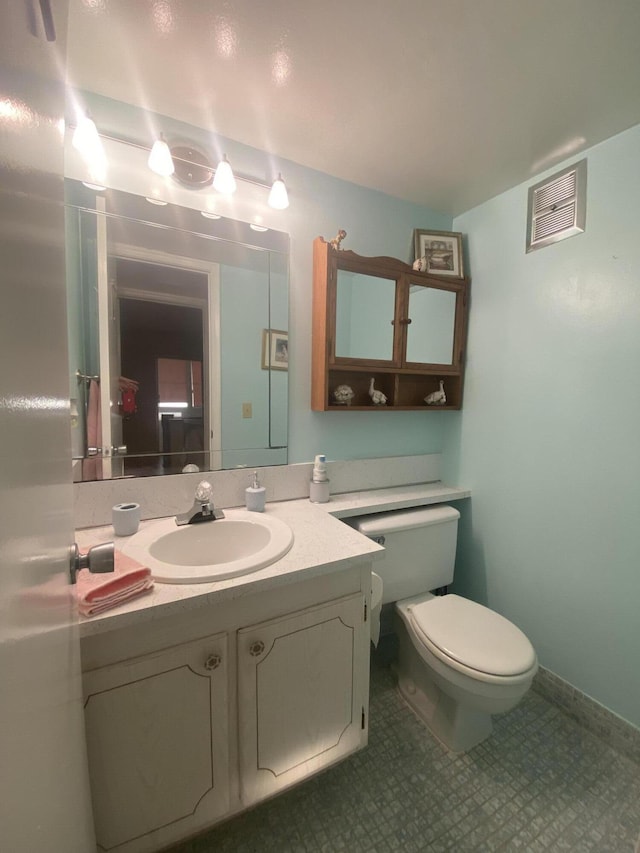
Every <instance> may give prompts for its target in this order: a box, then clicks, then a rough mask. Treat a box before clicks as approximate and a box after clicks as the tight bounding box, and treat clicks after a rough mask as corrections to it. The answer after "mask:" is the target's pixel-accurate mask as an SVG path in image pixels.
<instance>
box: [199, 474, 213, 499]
mask: <svg viewBox="0 0 640 853" xmlns="http://www.w3.org/2000/svg"><path fill="white" fill-rule="evenodd" d="M212 494H213V486H212V485H211V483H209V482H207V481H206V480H202V481H201V482H200V483H198V485H197V487H196V500H197V501H200V503H209V501H210V500H211V495H212Z"/></svg>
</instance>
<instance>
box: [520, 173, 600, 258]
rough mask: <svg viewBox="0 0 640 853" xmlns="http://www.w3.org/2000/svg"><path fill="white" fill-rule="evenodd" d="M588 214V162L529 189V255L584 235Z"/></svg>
mask: <svg viewBox="0 0 640 853" xmlns="http://www.w3.org/2000/svg"><path fill="white" fill-rule="evenodd" d="M586 210H587V161H586V160H580V162H579V163H574V164H573V166H569V167H568V168H567V169H563V170H562V171H561V172H557V173H556V174H555V175H552V176H551V177H550V178H546V179H545V180H544V181H540V183H539V184H535V186H533V187H529V210H528V215H527V252H532V251H533V250H534V249H541V248H542V247H543V246H548V245H549V244H550V243H557V242H558V240H565V239H566V238H567V237H573V235H574V234H581V233H582V232H583V231H584V226H585V220H586Z"/></svg>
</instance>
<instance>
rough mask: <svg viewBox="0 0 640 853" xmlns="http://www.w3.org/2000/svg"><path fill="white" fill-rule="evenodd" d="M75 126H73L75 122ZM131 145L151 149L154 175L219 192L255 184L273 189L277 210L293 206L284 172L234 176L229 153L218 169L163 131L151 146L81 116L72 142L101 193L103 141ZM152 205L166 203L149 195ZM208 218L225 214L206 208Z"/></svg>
mask: <svg viewBox="0 0 640 853" xmlns="http://www.w3.org/2000/svg"><path fill="white" fill-rule="evenodd" d="M71 128H73V125H71ZM103 139H106V140H108V141H109V142H116V143H118V144H120V145H127V146H129V147H130V148H137V149H138V150H139V151H145V152H148V154H147V164H148V166H149V168H150V169H151V170H152V171H153V172H154V174H157V175H160V176H161V177H169V176H173V178H174V179H175V180H177V181H178V182H179V183H181V184H183V185H184V186H186V187H189V188H190V189H197V190H205V189H206V188H207V187H210V186H211V185H213V188H214V189H215V190H217V192H219V193H222V194H223V195H232V194H233V193H234V192H235V191H236V189H237V181H242V182H243V183H246V184H253V186H256V187H262V188H263V189H265V190H268V191H269V196H268V201H267V203H268V205H269V207H271V208H273V209H274V210H285V209H286V208H287V207H289V196H288V193H287V187H286V185H285V182H284V180H283V179H282V175H281V174H280V173H279V172H278V177H277V178H276V179H275V181H273V183H272V184H268V183H265V182H264V181H261V180H257V179H256V178H252V177H250V176H249V175H234V172H233V169H232V168H231V164H230V163H229V160H228V159H227V155H226V154H223V156H222V159H221V160H220V162H219V163H218V165H217V167H216V168H215V170H214V169H213V167H212V166H211V164H210V162H209V161H208V158H207V155H206V154H204V153H203V152H201V151H198V150H197V149H196V148H195V147H194V146H192V145H191V144H190V143H189V144H186V145H183V146H179V147H174V148H169V146H168V144H167V142H166V141H165V139H164V137H163V135H162V134H160V136H159V138H158V139H156V141H155V142H154V143H153V147H152V148H151V149H149V148H148V147H147V146H146V145H141V144H140V143H136V142H132V141H130V140H124V139H121V138H118V137H116V136H112V135H110V134H102V135H101V134H100V133H99V131H98V129H97V127H96V125H95V123H94V121H93V120H92V119H91V118H90V117H89V116H88V115H87V114H82V115H79V116H78V123H77V125H76V126H75V128H73V136H72V144H73V146H74V148H76V149H77V150H78V152H79V153H80V154H81V155H82V158H83V159H84V161H85V163H86V165H87V166H88V175H87V181H86V186H88V187H90V188H91V189H94V190H96V191H98V192H102V191H104V190H105V189H106V181H105V178H106V171H107V158H106V154H105V150H104V147H103V143H102V140H103ZM147 201H149V202H150V203H151V204H166V202H165V201H162V200H161V199H158V198H147ZM201 213H202V215H203V216H204V217H206V218H207V219H220V218H221V216H220V215H219V214H217V213H213V212H211V211H208V210H202V211H201Z"/></svg>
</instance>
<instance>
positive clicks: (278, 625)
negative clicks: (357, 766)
mask: <svg viewBox="0 0 640 853" xmlns="http://www.w3.org/2000/svg"><path fill="white" fill-rule="evenodd" d="M363 608H364V599H363V596H362V595H359V594H357V595H353V596H349V597H346V598H343V599H341V600H339V601H335V602H332V603H330V604H327V605H325V606H322V607H315V608H311V609H309V610H306V611H303V612H302V613H296V614H294V615H292V616H289V617H287V618H285V619H275V620H272V621H270V622H263V623H261V624H259V625H252V626H251V627H250V628H243V629H242V630H241V631H239V632H238V721H239V731H240V791H241V798H242V802H243V803H244V804H245V805H249V804H251V803H254V802H256V801H257V800H261V799H263V798H264V797H268V796H270V795H272V794H275V793H276V792H277V791H280V790H282V789H283V788H286V787H288V786H290V785H292V784H294V783H295V782H297V781H299V780H300V779H304V778H305V777H307V776H310V775H312V774H313V773H315V772H317V771H318V770H321V769H322V768H324V767H327V766H328V765H330V764H333V763H334V762H335V761H338V760H339V759H340V758H342V757H344V756H345V755H348V754H349V753H350V752H354V751H355V750H356V749H358V748H359V746H361V745H362V744H363V742H365V734H364V733H365V729H366V718H367V696H368V684H366V683H364V681H365V679H364V676H365V674H366V673H367V668H368V664H369V658H368V641H367V643H366V644H365V643H363V642H362V640H361V633H362V626H363V624H364V613H363Z"/></svg>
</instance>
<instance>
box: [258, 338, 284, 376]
mask: <svg viewBox="0 0 640 853" xmlns="http://www.w3.org/2000/svg"><path fill="white" fill-rule="evenodd" d="M262 369H263V370H288V369H289V333H288V332H281V331H279V330H278V329H263V330H262Z"/></svg>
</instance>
